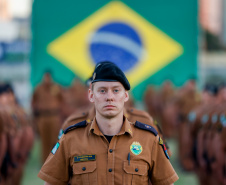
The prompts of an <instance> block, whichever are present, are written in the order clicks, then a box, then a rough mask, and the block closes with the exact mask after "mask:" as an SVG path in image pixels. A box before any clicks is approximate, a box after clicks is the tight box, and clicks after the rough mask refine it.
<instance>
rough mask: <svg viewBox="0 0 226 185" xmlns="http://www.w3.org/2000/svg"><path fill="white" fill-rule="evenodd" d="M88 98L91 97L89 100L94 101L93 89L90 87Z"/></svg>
mask: <svg viewBox="0 0 226 185" xmlns="http://www.w3.org/2000/svg"><path fill="white" fill-rule="evenodd" d="M88 98H89V101H90V102H91V103H93V102H94V98H93V90H92V89H89V94H88Z"/></svg>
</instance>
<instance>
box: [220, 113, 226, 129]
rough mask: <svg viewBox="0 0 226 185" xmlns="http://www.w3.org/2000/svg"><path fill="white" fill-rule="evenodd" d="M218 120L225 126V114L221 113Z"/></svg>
mask: <svg viewBox="0 0 226 185" xmlns="http://www.w3.org/2000/svg"><path fill="white" fill-rule="evenodd" d="M220 121H221V124H222V125H223V126H224V127H226V116H225V114H221V115H220Z"/></svg>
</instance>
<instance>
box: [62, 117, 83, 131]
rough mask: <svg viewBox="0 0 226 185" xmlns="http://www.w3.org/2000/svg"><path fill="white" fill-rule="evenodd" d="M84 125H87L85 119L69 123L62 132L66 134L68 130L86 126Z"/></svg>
mask: <svg viewBox="0 0 226 185" xmlns="http://www.w3.org/2000/svg"><path fill="white" fill-rule="evenodd" d="M86 125H87V123H86V120H84V121H81V122H79V123H76V124H74V125H71V126H69V127H68V128H66V129H65V130H64V134H67V133H68V132H69V131H71V130H74V129H76V128H80V127H86Z"/></svg>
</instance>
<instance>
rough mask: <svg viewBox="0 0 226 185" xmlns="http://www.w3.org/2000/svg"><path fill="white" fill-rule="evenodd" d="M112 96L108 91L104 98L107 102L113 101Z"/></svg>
mask: <svg viewBox="0 0 226 185" xmlns="http://www.w3.org/2000/svg"><path fill="white" fill-rule="evenodd" d="M113 96H114V94H113V92H112V91H108V92H107V97H106V99H107V101H113V99H114V97H113Z"/></svg>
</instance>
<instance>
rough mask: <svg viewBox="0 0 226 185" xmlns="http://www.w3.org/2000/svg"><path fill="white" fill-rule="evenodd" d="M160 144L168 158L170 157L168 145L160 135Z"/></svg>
mask: <svg viewBox="0 0 226 185" xmlns="http://www.w3.org/2000/svg"><path fill="white" fill-rule="evenodd" d="M159 144H160V145H161V146H162V148H163V151H164V153H165V156H166V158H167V159H169V155H168V152H167V149H166V145H165V144H164V142H163V140H162V138H161V137H159Z"/></svg>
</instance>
